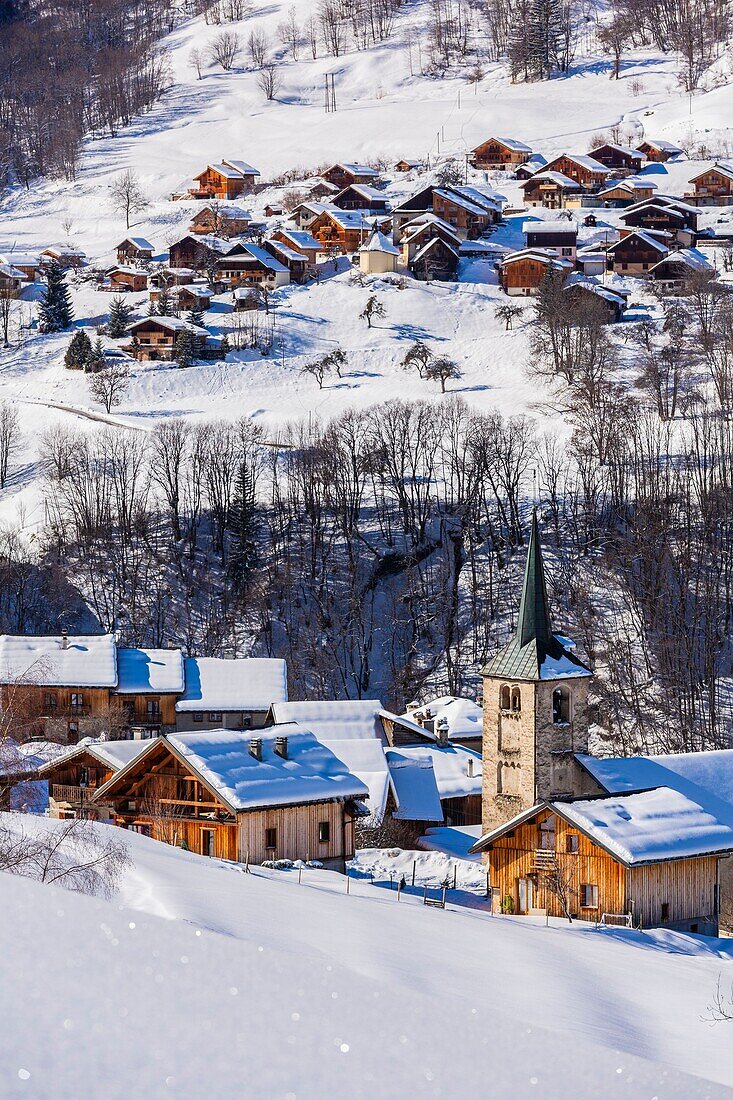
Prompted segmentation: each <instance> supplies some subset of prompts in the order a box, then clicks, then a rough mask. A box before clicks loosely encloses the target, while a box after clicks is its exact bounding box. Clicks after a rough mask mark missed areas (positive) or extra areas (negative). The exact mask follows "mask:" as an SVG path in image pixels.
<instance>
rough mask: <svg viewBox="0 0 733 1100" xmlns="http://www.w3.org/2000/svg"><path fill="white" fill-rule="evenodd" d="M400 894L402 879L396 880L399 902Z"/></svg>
mask: <svg viewBox="0 0 733 1100" xmlns="http://www.w3.org/2000/svg"><path fill="white" fill-rule="evenodd" d="M401 893H402V879H401V878H399V879H397V900H398V901H399V900H400V894H401Z"/></svg>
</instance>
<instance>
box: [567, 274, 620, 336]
mask: <svg viewBox="0 0 733 1100" xmlns="http://www.w3.org/2000/svg"><path fill="white" fill-rule="evenodd" d="M564 293H565V294H566V296H567V297H568V298H569V300H570V301H571V302H573V303H574V304H576V305H578V306H582V305H590V306H591V308H594V309H595V310H597V312H598V315H599V316H604V323H605V324H609V325H612V324H615V323H616V322H617V321H620V320H621V318H622V317H623V314H624V310H625V309H626V297H625V296H624V295H623V294H620V293H619V292H618V291H615V290H611V289H610V288H609V287H605V286H603V284H602V283H598V282H595V281H594V280H593V279H589V278H586V277H584V276H582V275H571V276H570V278H569V279H568V280H567V282H566V284H565V288H564Z"/></svg>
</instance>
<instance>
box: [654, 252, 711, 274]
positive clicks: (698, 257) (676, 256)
mask: <svg viewBox="0 0 733 1100" xmlns="http://www.w3.org/2000/svg"><path fill="white" fill-rule="evenodd" d="M668 263H678V264H683V265H684V267H688V268H689V269H690V270H691V271H715V268H714V267H713V265H712V264H711V263H710V262H709V260H707V259H706V257H705V256H704V255H703V253H702V252H701V251H700V250H699V248H678V249H676V250H675V251H674V252H668V253H667V255H666V256H665V257H664V258H663V259H662V260H660V261H659V263H656V264H654V266H653V267H651V268H650V269H649V270H650V272H651V273H652V274H653V273H654V271H655V270H656V269H657V268H658V267H659V266H660V264H668Z"/></svg>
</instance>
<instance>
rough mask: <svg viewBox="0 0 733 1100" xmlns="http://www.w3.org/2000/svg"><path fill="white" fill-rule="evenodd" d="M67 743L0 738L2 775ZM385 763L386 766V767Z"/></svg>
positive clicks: (47, 758)
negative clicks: (20, 741)
mask: <svg viewBox="0 0 733 1100" xmlns="http://www.w3.org/2000/svg"><path fill="white" fill-rule="evenodd" d="M66 752H67V747H66V745H59V744H58V742H56V741H24V742H22V743H18V742H17V741H15V740H14V739H13V738H12V737H4V738H2V740H0V775H19V774H28V773H29V772H34V771H38V770H39V769H40V768H42V767H43V766H44V765H46V764H48V763H50V762H51V761H52V760H55V759H56V758H57V757H59V756H63V755H64V753H66ZM386 766H387V765H386V764H385V768H386Z"/></svg>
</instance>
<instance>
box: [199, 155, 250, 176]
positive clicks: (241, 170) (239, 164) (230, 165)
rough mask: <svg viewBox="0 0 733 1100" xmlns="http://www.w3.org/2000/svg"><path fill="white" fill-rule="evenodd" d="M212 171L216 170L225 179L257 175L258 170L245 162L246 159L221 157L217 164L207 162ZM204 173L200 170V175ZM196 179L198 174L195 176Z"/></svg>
mask: <svg viewBox="0 0 733 1100" xmlns="http://www.w3.org/2000/svg"><path fill="white" fill-rule="evenodd" d="M206 167H207V169H208V168H211V169H212V170H213V171H214V172H218V173H219V175H220V176H224V178H225V179H242V178H243V177H244V176H259V174H260V173H259V171H258V170H257V169H256V168H253V167H252V165H251V164H247V161H246V160H225V159H224V158H222V160H221V162H220V163H219V164H208V165H207V166H206ZM203 174H204V173H203V172H202V173H201V175H203ZM196 178H197V179H198V176H197V177H196Z"/></svg>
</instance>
